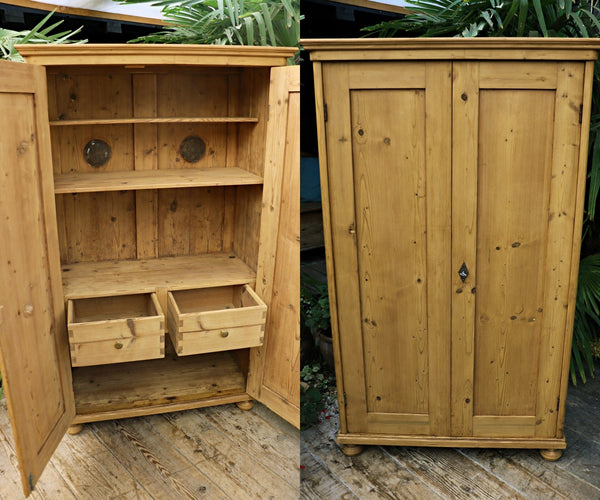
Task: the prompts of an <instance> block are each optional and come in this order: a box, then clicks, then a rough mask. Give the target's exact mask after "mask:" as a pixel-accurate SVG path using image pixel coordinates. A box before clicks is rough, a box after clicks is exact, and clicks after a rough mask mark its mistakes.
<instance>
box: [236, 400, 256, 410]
mask: <svg viewBox="0 0 600 500" xmlns="http://www.w3.org/2000/svg"><path fill="white" fill-rule="evenodd" d="M236 405H237V407H238V408H239V409H240V410H244V411H248V410H251V409H252V407H253V406H254V401H252V400H250V401H240V402H239V403H236Z"/></svg>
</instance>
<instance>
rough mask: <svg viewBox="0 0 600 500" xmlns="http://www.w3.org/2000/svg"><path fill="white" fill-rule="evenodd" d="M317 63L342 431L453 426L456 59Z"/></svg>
mask: <svg viewBox="0 0 600 500" xmlns="http://www.w3.org/2000/svg"><path fill="white" fill-rule="evenodd" d="M315 70H316V74H317V75H318V74H319V73H320V71H321V67H320V66H319V65H317V66H316V67H315ZM322 72H323V73H322V81H323V102H324V105H325V106H326V107H327V108H326V111H327V112H326V115H327V121H326V122H325V123H324V128H325V134H326V147H327V151H326V157H325V155H323V154H322V155H321V158H322V160H321V168H322V172H324V173H323V174H322V186H323V190H324V191H325V193H324V201H323V203H324V206H325V217H326V218H330V231H331V234H330V235H327V236H326V241H332V242H333V243H332V244H331V245H328V249H327V250H328V252H329V253H330V255H331V254H333V263H334V264H333V266H332V268H330V274H329V278H328V282H329V287H330V300H331V304H332V324H333V328H334V342H335V344H334V346H335V348H336V350H338V352H339V353H340V356H339V357H338V359H337V367H336V369H337V376H338V384H339V385H338V392H339V394H341V395H343V397H340V400H342V401H343V402H344V404H343V405H341V406H342V407H341V409H340V411H341V417H342V418H341V421H342V422H341V432H342V433H370V434H374V433H376V434H386V433H387V434H396V435H402V434H404V435H414V434H429V435H447V434H448V432H449V420H450V395H449V394H450V381H449V377H448V374H449V373H450V356H449V352H450V315H451V313H450V302H451V298H450V287H449V283H450V245H451V239H450V224H451V218H450V205H451V204H450V193H451V184H450V174H451V166H450V157H451V152H450V137H451V134H450V132H451V130H450V126H451V113H450V104H451V65H450V63H449V62H430V63H429V62H428V63H424V62H369V63H335V64H333V63H332V64H324V65H323V67H322ZM319 91H320V89H319V88H318V87H317V93H319ZM322 145H323V142H322ZM327 193H329V194H328V195H327ZM342 381H343V382H342Z"/></svg>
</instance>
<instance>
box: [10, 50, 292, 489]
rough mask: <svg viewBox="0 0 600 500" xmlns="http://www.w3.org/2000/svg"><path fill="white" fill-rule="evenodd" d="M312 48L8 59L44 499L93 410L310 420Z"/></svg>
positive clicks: (22, 376)
mask: <svg viewBox="0 0 600 500" xmlns="http://www.w3.org/2000/svg"><path fill="white" fill-rule="evenodd" d="M295 50H296V49H295V48H262V47H224V46H223V47H218V46H210V47H209V46H189V45H188V46H135V45H129V46H123V45H70V46H21V47H19V51H20V52H21V54H22V55H23V56H24V57H25V59H26V61H27V64H20V63H9V62H0V109H2V112H3V116H4V123H5V124H7V126H6V127H5V128H4V129H3V132H2V137H1V138H0V178H1V179H2V181H1V182H2V184H1V190H2V196H1V197H0V220H1V222H0V234H1V235H2V237H1V238H0V262H1V264H0V281H1V282H2V287H0V348H1V351H2V356H1V357H0V360H1V363H2V364H1V369H2V376H3V382H4V384H5V387H6V395H7V403H8V409H9V414H10V418H11V424H12V427H13V434H14V437H15V442H16V447H17V454H18V458H19V463H20V468H21V473H22V480H23V489H24V491H25V494H26V495H27V494H29V492H30V491H31V490H32V489H33V487H34V485H35V483H36V481H37V479H38V478H39V476H40V474H41V472H42V471H43V469H44V467H45V465H46V463H47V461H48V460H49V458H50V456H51V455H52V453H53V451H54V450H55V448H56V446H57V445H58V443H59V442H60V440H61V439H62V437H63V435H64V434H65V432H66V431H67V429H69V428H70V431H71V432H77V431H78V429H79V428H80V425H81V424H83V423H85V422H93V421H99V420H106V419H113V418H122V417H130V416H139V415H146V414H152V413H161V412H169V411H177V410H183V409H190V408H198V407H202V406H210V405H217V404H224V403H237V404H238V406H240V408H242V409H249V408H251V406H252V399H257V400H259V401H262V402H264V403H265V404H266V405H267V406H268V407H270V408H271V409H272V410H274V411H275V412H277V413H278V414H280V415H281V416H283V417H284V418H286V419H287V420H288V421H290V422H292V423H294V424H295V425H296V426H298V424H299V314H298V306H299V242H298V238H299V213H298V204H299V110H298V106H299V72H298V68H297V67H294V66H286V61H287V58H289V57H291V56H293V54H294V52H295Z"/></svg>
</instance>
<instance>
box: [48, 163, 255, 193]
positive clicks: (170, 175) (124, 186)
mask: <svg viewBox="0 0 600 500" xmlns="http://www.w3.org/2000/svg"><path fill="white" fill-rule="evenodd" d="M262 183H263V178H262V177H260V176H258V175H255V174H252V173H250V172H248V171H247V170H244V169H242V168H238V167H228V168H184V169H162V170H160V169H159V170H127V171H117V172H86V173H75V174H61V175H56V176H55V177H54V192H55V193H56V194H66V193H94V192H102V191H133V190H141V189H165V188H180V187H211V186H239V185H244V186H247V185H257V184H258V185H260V184H262Z"/></svg>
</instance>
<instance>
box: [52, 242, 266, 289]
mask: <svg viewBox="0 0 600 500" xmlns="http://www.w3.org/2000/svg"><path fill="white" fill-rule="evenodd" d="M62 277H63V289H64V294H65V298H66V299H82V298H88V297H107V296H111V295H128V294H132V293H152V292H155V291H156V290H157V289H158V288H168V289H169V290H185V289H190V288H207V287H214V286H225V285H241V284H245V283H254V281H255V280H256V273H255V272H254V271H252V269H250V268H249V267H248V266H247V265H246V264H244V262H242V260H241V259H239V258H237V257H236V256H235V255H233V254H230V253H210V254H204V255H196V256H191V257H188V256H186V257H165V258H162V259H151V260H121V261H104V262H82V263H78V264H68V265H64V266H62Z"/></svg>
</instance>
